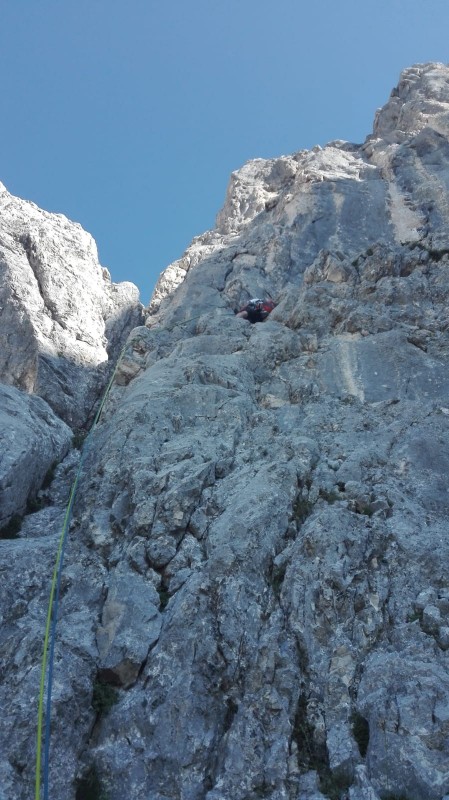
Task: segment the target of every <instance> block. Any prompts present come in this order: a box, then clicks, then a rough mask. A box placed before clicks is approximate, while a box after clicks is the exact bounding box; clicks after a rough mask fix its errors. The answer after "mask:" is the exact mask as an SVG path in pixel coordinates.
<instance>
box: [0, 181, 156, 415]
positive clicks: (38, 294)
mask: <svg viewBox="0 0 449 800" xmlns="http://www.w3.org/2000/svg"><path fill="white" fill-rule="evenodd" d="M0 214H1V227H0V379H1V381H2V382H3V383H8V384H10V385H13V386H16V387H17V388H19V389H22V390H23V391H26V392H28V393H34V394H38V395H39V396H40V397H42V398H43V399H44V400H46V401H47V403H48V404H49V405H50V406H51V407H52V409H53V410H54V411H55V412H56V414H57V415H58V416H60V417H61V418H62V419H64V421H65V422H66V423H68V424H69V425H70V426H71V427H82V426H83V425H84V424H85V422H86V419H87V417H88V416H89V414H90V413H91V410H92V405H93V404H94V403H95V401H96V399H97V398H98V384H99V383H101V380H99V375H101V370H103V372H104V373H105V372H106V371H107V361H108V354H110V355H112V357H114V355H118V349H117V348H118V343H119V341H120V340H121V339H123V336H124V335H126V332H127V331H129V330H130V329H131V328H132V327H133V326H135V325H137V324H139V322H140V320H141V313H140V307H139V302H138V291H137V288H136V287H135V286H134V285H133V284H131V283H121V284H113V283H111V279H110V275H109V273H108V271H107V269H104V268H102V267H101V266H100V264H99V262H98V255H97V248H96V245H95V242H94V240H93V239H92V237H91V236H90V235H89V234H88V233H86V231H84V230H83V229H82V228H81V226H80V225H78V224H76V223H73V222H70V221H69V220H68V219H67V218H66V217H64V216H63V215H62V214H49V213H47V212H45V211H42V210H41V209H40V208H38V207H37V206H36V205H35V204H34V203H30V202H27V201H24V200H21V199H19V198H17V197H13V196H12V195H11V194H9V192H8V191H7V190H6V189H5V187H4V186H3V185H0Z"/></svg>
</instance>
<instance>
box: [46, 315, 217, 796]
mask: <svg viewBox="0 0 449 800" xmlns="http://www.w3.org/2000/svg"><path fill="white" fill-rule="evenodd" d="M214 308H215V306H214ZM203 314H204V312H203V313H201V314H198V315H197V316H195V317H189V318H188V319H186V320H182V321H181V322H175V323H174V325H171V326H167V327H166V328H165V330H168V331H173V330H174V329H175V328H177V327H180V326H181V325H186V324H187V323H189V322H193V321H195V320H197V319H200V318H201V317H202V316H203ZM158 330H161V328H158ZM129 344H131V343H129ZM129 344H128V342H127V343H126V344H125V346H124V347H123V348H122V350H121V352H120V355H119V357H118V359H117V363H116V365H115V367H114V370H113V372H112V375H111V377H110V379H109V382H108V385H107V386H106V389H105V391H104V393H103V397H102V400H101V402H100V405H99V407H98V410H97V413H96V414H95V418H94V421H93V423H92V426H91V428H90V430H89V433H88V435H87V438H86V440H85V442H84V445H83V448H82V451H81V457H80V460H79V463H78V467H77V470H76V474H75V478H74V481H73V484H72V488H71V490H70V495H69V500H68V503H67V508H66V512H65V517H64V522H63V525H62V529H61V535H60V538H59V544H58V550H57V553H56V560H55V565H54V569H53V576H52V582H51V589H50V597H49V601H48V609H47V618H46V625H45V635H44V645H43V655H42V666H41V677H40V685H39V703H38V714H37V742H36V777H35V794H34V797H35V800H41V783H42V784H43V800H49V762H50V718H51V697H52V688H53V666H54V653H55V643H56V625H57V621H58V608H59V597H60V589H61V576H62V568H63V564H64V554H65V548H66V544H67V539H68V531H69V527H70V522H71V519H72V513H73V506H74V503H75V497H76V492H77V488H78V484H79V481H80V477H81V472H82V469H83V465H84V461H85V459H86V455H87V453H88V450H89V446H90V442H91V440H92V437H93V433H94V431H95V428H96V426H97V425H98V423H99V421H100V417H101V414H102V411H103V408H104V406H105V403H106V400H107V398H108V396H109V392H110V390H111V387H112V384H113V383H114V380H115V376H116V374H117V370H118V368H119V366H120V363H121V361H122V359H123V356H124V354H125V351H126V349H127V347H128V346H129ZM49 644H50V648H49ZM47 663H48V678H47V696H46V704H45V736H44V759H43V765H42V739H43V735H42V734H43V727H44V726H43V717H44V697H45V679H46V676H47Z"/></svg>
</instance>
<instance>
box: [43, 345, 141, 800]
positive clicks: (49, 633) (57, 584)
mask: <svg viewBox="0 0 449 800" xmlns="http://www.w3.org/2000/svg"><path fill="white" fill-rule="evenodd" d="M126 347H127V344H125V346H124V347H123V349H122V351H121V353H120V355H119V357H118V359H117V363H116V365H115V367H114V370H113V372H112V375H111V377H110V379H109V382H108V385H107V386H106V389H105V391H104V393H103V397H102V400H101V402H100V405H99V407H98V410H97V413H96V414H95V418H94V421H93V423H92V426H91V428H90V431H89V433H88V435H87V438H86V441H85V442H84V446H83V449H82V451H81V457H80V460H79V463H78V468H77V470H76V474H75V478H74V481H73V484H72V488H71V490H70V496H69V501H68V504H67V509H66V512H65V517H64V522H63V525H62V530H61V535H60V538H59V545H58V550H57V554H56V561H55V566H54V569H53V577H52V582H51V589H50V597H49V601H48V610H47V620H46V625H45V636H44V647H43V656H42V667H41V679H40V687H39V704H38V713H37V744H36V780H35V794H34V797H35V800H40V797H41V771H42V731H43V714H44V695H45V677H46V674H47V661H48V680H47V702H46V709H45V738H44V764H43V771H42V772H43V775H42V777H43V789H44V794H43V800H48V783H49V755H50V715H51V693H52V687H53V664H54V652H55V642H56V624H57V620H58V606H59V596H60V589H61V575H62V567H63V563H64V553H65V547H66V543H67V538H68V531H69V527H70V521H71V519H72V512H73V505H74V502H75V496H76V490H77V488H78V483H79V480H80V476H81V471H82V468H83V464H84V461H85V458H86V455H87V452H88V450H89V445H90V441H91V439H92V434H93V432H94V430H95V428H96V426H97V425H98V423H99V421H100V417H101V413H102V411H103V408H104V405H105V403H106V400H107V398H108V395H109V392H110V390H111V387H112V384H113V383H114V379H115V376H116V374H117V370H118V367H119V365H120V363H121V360H122V358H123V355H124V353H125V350H126ZM49 642H50V650H48V645H49ZM47 654H48V658H47Z"/></svg>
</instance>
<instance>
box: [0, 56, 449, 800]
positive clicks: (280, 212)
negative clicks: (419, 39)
mask: <svg viewBox="0 0 449 800" xmlns="http://www.w3.org/2000/svg"><path fill="white" fill-rule="evenodd" d="M434 120H435V125H434V124H433V122H434ZM448 135H449V68H448V67H445V66H443V65H435V64H432V65H418V66H417V67H413V68H411V69H409V70H406V71H405V72H404V73H403V75H402V77H401V81H400V84H399V86H398V88H397V89H396V90H394V92H393V94H392V97H391V98H390V100H389V102H388V103H387V105H386V106H385V107H384V109H383V110H382V111H380V112H379V113H378V114H377V117H376V123H375V131H374V134H373V136H370V137H368V140H367V142H366V143H365V144H364V145H361V146H358V145H349V144H347V143H343V142H334V143H332V144H331V145H329V146H327V147H325V148H323V149H320V148H317V149H316V150H315V151H312V152H311V153H305V152H301V153H298V154H296V155H294V156H292V157H283V158H281V159H273V160H272V161H269V162H261V161H257V162H252V163H251V164H250V165H247V166H246V167H244V168H243V170H242V171H239V172H238V173H236V174H235V176H233V179H232V182H231V186H230V190H229V192H228V196H227V199H226V204H225V208H224V210H223V212H221V213H220V215H219V218H218V224H217V228H216V230H215V231H213V232H209V233H207V234H205V235H204V236H203V237H199V238H198V239H197V240H196V242H195V243H194V244H193V245H192V247H191V248H190V249H189V250H188V251H187V253H186V254H185V256H184V257H183V259H181V261H180V262H178V263H177V264H175V265H173V266H172V268H169V270H168V272H166V273H165V276H163V278H162V279H161V281H160V283H159V286H158V289H157V291H156V293H155V295H154V298H153V302H152V305H151V314H150V316H149V317H148V320H147V325H146V326H141V327H138V328H136V329H135V330H134V331H133V333H132V334H131V336H130V338H129V341H128V344H127V348H126V352H125V355H124V358H123V360H122V362H121V365H120V368H119V371H118V373H117V379H116V384H115V386H114V388H113V391H112V394H111V396H110V398H109V402H108V406H107V408H106V409H105V412H104V414H103V417H102V420H101V422H100V425H99V426H98V427H97V429H96V431H95V434H94V437H93V440H92V444H91V447H90V449H89V453H88V455H87V459H86V462H85V467H84V471H83V476H82V481H81V485H80V493H79V496H78V501H77V505H76V513H75V521H74V525H73V529H72V535H71V540H70V543H69V549H68V553H67V566H66V570H65V572H64V579H63V583H64V585H63V597H62V601H61V619H60V623H59V639H58V643H57V647H56V661H55V691H54V697H53V711H52V751H51V776H50V783H51V795H52V796H54V797H57V798H58V800H74V798H75V799H76V800H81V797H84V794H83V792H84V793H86V792H87V788H86V787H88V785H90V786H95V787H96V791H97V794H98V795H100V794H101V792H102V791H104V792H106V793H107V796H108V797H109V798H110V800H119V798H120V800H122V798H124V797H126V798H132V800H174V798H182V800H231V798H232V800H250V799H251V800H253V799H254V798H256V797H266V798H269V799H270V800H306V799H307V800H321V798H323V797H328V798H334V799H335V800H337V798H339V799H340V800H347V798H349V800H379V798H382V800H383V799H384V798H387V797H388V796H390V797H397V798H399V797H405V798H407V800H442V798H443V797H445V796H447V795H448V794H449V771H448V766H447V765H448V760H449V744H448V743H449V712H448V709H449V653H448V649H449V635H448V631H449V536H448V531H449V525H448V522H449V492H448V486H449V483H448V472H449V457H448V452H449V450H448V440H449V400H448V388H449V386H448V377H447V375H448V355H449V335H448V327H449V317H448V312H447V307H448V292H449V239H448V235H447V232H446V227H445V225H446V222H445V220H446V216H447V213H446V212H447V203H448V181H449V161H448V159H447V153H448ZM264 291H265V292H267V293H270V294H271V295H272V296H273V297H275V298H276V300H278V305H277V308H276V309H275V311H274V312H273V313H272V314H271V316H270V318H269V319H268V320H267V321H266V322H265V323H263V324H259V325H254V326H251V325H250V324H249V323H248V322H246V321H245V320H242V319H237V318H235V316H234V314H233V307H235V306H236V305H238V304H239V303H241V302H243V301H244V300H245V299H247V297H248V296H252V295H261V294H263V292H264ZM71 468H72V467H71V466H70V465H69V466H68V467H67V469H68V471H70V469H71ZM60 471H61V474H60V476H59V480H60V481H62V471H63V466H62V465H61V467H60ZM55 491H56V490H55ZM58 491H59V489H58V490H57V491H56V494H55V497H56V496H57V492H58ZM44 512H45V513H46V514H48V513H49V512H48V510H47V509H44V510H43V511H41V512H38V514H43V513H44ZM38 514H36V515H34V516H36V517H37V516H38ZM40 524H41V523H39V526H40ZM39 526H38V527H39ZM24 530H25V533H26V534H27V538H22V539H19V540H18V541H17V542H12V543H9V542H0V544H1V545H2V547H3V548H4V550H5V553H7V554H8V557H9V558H10V559H11V556H12V558H13V560H14V564H15V568H14V569H13V570H12V569H8V570H4V573H5V574H4V576H2V580H1V581H0V589H1V591H2V601H1V606H0V608H1V610H2V613H3V616H4V623H3V627H2V628H1V629H0V636H1V637H2V639H1V641H0V645H1V646H0V653H2V656H3V654H4V656H3V657H4V662H3V667H2V673H1V674H2V682H3V683H2V690H1V691H2V694H3V698H2V701H1V702H2V707H3V708H5V709H6V713H5V724H4V726H3V727H2V728H0V752H2V753H3V754H4V755H3V757H2V762H1V764H0V778H1V780H2V786H3V788H4V791H5V792H7V795H8V796H9V795H11V796H14V797H16V798H17V800H25V798H28V797H29V795H30V787H31V786H32V782H33V770H32V766H33V743H32V742H31V741H30V736H31V733H30V732H31V730H33V729H34V720H31V719H30V716H29V708H30V704H31V700H30V698H31V697H35V696H36V694H37V683H38V662H39V657H40V648H41V641H42V630H43V625H44V622H43V618H44V616H45V599H46V591H45V589H46V587H47V583H46V581H45V580H44V575H45V574H48V571H49V570H50V566H49V562H50V553H51V551H52V547H54V546H55V544H54V533H53V532H52V530H49V533H48V536H42V535H41V534H39V535H38V536H35V537H33V536H32V535H29V533H28V531H29V529H28V520H25V528H24ZM39 530H41V528H40V527H39ZM36 565H39V569H37V567H36ZM3 569H4V568H3ZM94 686H95V691H94ZM99 686H100V687H102V691H103V692H104V694H103V695H102V696H103V698H106V699H104V700H103V704H100V703H99V702H98V696H99V694H98V687H99ZM105 686H106V689H105ZM112 688H114V689H115V690H116V691H117V693H118V694H117V696H114V695H111V697H113V699H114V700H116V702H114V704H113V705H112V706H111V707H110V708H108V706H109V705H110V704H109V702H107V689H109V691H111V689H112ZM111 702H112V701H111ZM92 703H93V704H92ZM94 706H95V707H94ZM77 787H78V788H77Z"/></svg>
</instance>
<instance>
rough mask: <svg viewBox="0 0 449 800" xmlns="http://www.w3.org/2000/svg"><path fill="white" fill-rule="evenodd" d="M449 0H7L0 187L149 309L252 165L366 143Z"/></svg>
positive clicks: (434, 50) (431, 49) (443, 34)
mask: <svg viewBox="0 0 449 800" xmlns="http://www.w3.org/2000/svg"><path fill="white" fill-rule="evenodd" d="M448 31H449V0H425V2H423V0H376V2H375V3H367V2H366V0H357V2H356V0H339V2H338V3H337V2H334V0H313V2H312V1H311V0H277V2H276V3H274V2H273V0H190V1H189V0H0V62H1V63H0V98H1V106H2V114H1V123H0V180H1V181H2V182H3V183H4V184H5V185H6V187H7V188H8V189H9V191H11V192H12V193H13V194H17V195H19V196H21V197H24V198H27V199H30V200H33V201H34V202H36V203H37V204H38V205H40V206H41V207H42V208H45V209H47V210H49V211H57V212H61V213H64V214H66V215H67V216H68V217H69V218H71V219H73V220H76V221H78V222H80V223H81V224H82V225H83V227H84V228H86V229H87V230H88V231H90V233H92V235H93V236H94V237H95V239H96V241H97V244H98V248H99V254H100V260H101V263H102V264H103V265H104V266H107V267H108V268H109V269H110V271H111V274H112V277H113V280H116V281H119V280H132V281H134V282H135V283H137V285H138V286H139V288H140V290H141V297H142V301H143V302H145V303H146V302H148V300H149V297H150V294H151V291H152V288H153V287H154V283H155V281H156V279H157V277H158V275H159V273H160V272H161V270H162V269H164V267H166V266H167V265H168V264H169V263H170V262H171V261H173V260H174V259H175V258H178V257H179V256H181V255H182V252H183V250H184V249H185V248H186V246H187V245H188V244H189V242H190V241H191V239H192V238H193V236H195V235H197V234H199V233H202V232H203V231H204V230H206V229H208V228H210V227H213V224H214V219H215V215H216V213H217V211H218V210H219V208H220V206H221V205H222V203H223V200H224V196H225V191H226V186H227V183H228V179H229V175H230V173H231V171H232V170H234V169H237V168H238V167H239V166H241V165H242V164H243V163H244V162H245V161H247V160H248V159H250V158H258V157H263V158H269V157H273V156H277V155H281V154H285V153H291V152H294V151H296V150H300V149H303V148H309V147H312V146H313V145H315V144H321V145H322V144H325V143H326V142H327V141H330V140H332V139H348V140H349V141H353V142H361V141H363V140H364V138H365V136H366V135H367V134H368V133H370V131H371V128H372V121H373V116H374V112H375V109H376V108H377V107H379V106H380V105H382V104H383V103H384V102H385V101H386V100H387V98H388V96H389V93H390V91H391V89H392V88H393V86H394V85H395V84H396V83H397V80H398V77H399V73H400V71H401V69H403V68H404V67H406V66H410V65H411V64H413V63H418V62H426V61H442V62H444V63H448V62H449V45H448Z"/></svg>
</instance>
